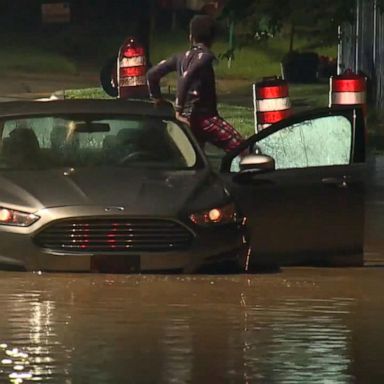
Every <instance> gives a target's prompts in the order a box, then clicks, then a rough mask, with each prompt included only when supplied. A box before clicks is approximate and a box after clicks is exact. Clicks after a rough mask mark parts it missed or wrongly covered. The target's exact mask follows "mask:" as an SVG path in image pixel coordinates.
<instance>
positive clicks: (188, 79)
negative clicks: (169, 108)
mask: <svg viewBox="0 0 384 384" xmlns="http://www.w3.org/2000/svg"><path fill="white" fill-rule="evenodd" d="M214 59H215V56H214V55H213V54H212V53H210V52H201V53H199V54H198V56H197V57H196V58H195V59H194V61H193V63H192V64H191V65H190V66H189V68H188V69H187V70H186V71H184V73H183V74H182V75H181V76H180V78H179V80H178V82H177V91H176V102H175V104H176V105H175V110H176V112H178V113H182V111H183V109H184V105H185V101H186V98H187V94H188V91H189V88H190V86H191V83H192V81H193V80H194V79H195V77H196V76H197V75H198V73H199V71H200V70H201V69H202V68H204V67H209V66H212V62H213V60H214Z"/></svg>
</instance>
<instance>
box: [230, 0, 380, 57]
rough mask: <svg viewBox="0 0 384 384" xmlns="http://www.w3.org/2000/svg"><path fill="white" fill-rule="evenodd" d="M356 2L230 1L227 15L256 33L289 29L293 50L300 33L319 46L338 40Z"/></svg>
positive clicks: (290, 48)
mask: <svg viewBox="0 0 384 384" xmlns="http://www.w3.org/2000/svg"><path fill="white" fill-rule="evenodd" d="M383 2H384V1H383ZM353 3H354V2H351V1H350V0H258V1H254V0H228V2H227V5H226V7H225V9H224V12H223V16H224V17H227V18H229V19H232V20H234V22H235V23H239V22H241V23H242V24H244V23H247V20H248V21H250V22H249V24H250V25H254V26H256V28H255V29H254V30H253V31H251V32H252V33H257V32H267V33H272V34H275V33H276V32H278V31H281V29H282V28H283V27H289V29H290V45H289V50H290V51H292V50H293V49H294V38H295V36H296V34H298V33H302V34H309V35H311V40H313V41H314V42H316V41H317V42H318V43H319V44H324V43H331V42H334V41H336V39H337V28H338V25H340V23H342V22H344V21H346V20H351V19H352V18H353V12H354V4H353ZM265 20H267V22H265ZM262 21H264V23H263V25H262V26H261V22H262ZM260 26H261V28H260ZM263 29H264V31H263Z"/></svg>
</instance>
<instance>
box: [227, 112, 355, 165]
mask: <svg viewBox="0 0 384 384" xmlns="http://www.w3.org/2000/svg"><path fill="white" fill-rule="evenodd" d="M352 137H353V127H352V124H351V122H350V121H349V120H348V119H347V118H346V117H344V116H340V115H332V116H324V117H319V118H315V119H309V120H305V121H302V122H300V123H297V124H293V125H290V126H287V127H285V128H283V129H281V130H279V131H277V132H274V133H272V134H270V135H269V136H266V137H264V138H263V139H261V140H259V141H257V142H256V144H255V147H254V150H255V151H256V152H258V153H262V154H265V155H269V156H271V157H272V158H273V159H274V160H275V167H276V169H290V168H307V167H321V166H332V165H346V164H350V162H351V156H352V142H353V140H352ZM239 160H240V159H239V157H237V158H235V159H233V161H232V165H231V171H232V172H237V171H239V166H238V164H239Z"/></svg>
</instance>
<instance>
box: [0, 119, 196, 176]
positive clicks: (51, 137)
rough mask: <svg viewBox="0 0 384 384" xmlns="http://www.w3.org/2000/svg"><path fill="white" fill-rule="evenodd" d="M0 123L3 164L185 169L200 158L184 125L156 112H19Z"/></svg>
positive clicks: (7, 166)
mask: <svg viewBox="0 0 384 384" xmlns="http://www.w3.org/2000/svg"><path fill="white" fill-rule="evenodd" d="M0 129H1V147H0V148H1V150H0V168H1V169H50V168H57V167H153V168H162V169H189V168H194V167H196V165H197V162H198V154H197V153H196V151H195V148H194V146H193V144H192V143H191V141H190V139H189V137H188V136H187V134H186V133H185V132H184V131H183V129H182V128H181V127H180V126H178V125H177V124H176V123H175V122H174V121H167V120H164V119H162V118H159V117H150V118H149V117H146V118H143V117H131V116H129V117H125V116H123V117H121V116H120V117H118V118H114V117H113V118H110V117H97V118H95V117H89V116H86V117H84V116H82V117H81V116H77V117H76V116H75V117H73V116H71V117H62V116H44V117H23V118H18V119H8V120H3V121H2V122H1V126H0Z"/></svg>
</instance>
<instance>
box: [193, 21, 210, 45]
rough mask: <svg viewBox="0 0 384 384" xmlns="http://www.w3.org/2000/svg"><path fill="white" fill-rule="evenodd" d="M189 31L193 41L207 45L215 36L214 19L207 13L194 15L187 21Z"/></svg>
mask: <svg viewBox="0 0 384 384" xmlns="http://www.w3.org/2000/svg"><path fill="white" fill-rule="evenodd" d="M189 32H190V34H191V37H192V39H193V41H194V42H195V43H203V44H206V45H208V46H209V45H211V44H212V43H213V40H214V38H215V21H214V20H213V19H212V17H210V16H208V15H196V16H194V17H193V18H192V20H191V21H190V23H189Z"/></svg>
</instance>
